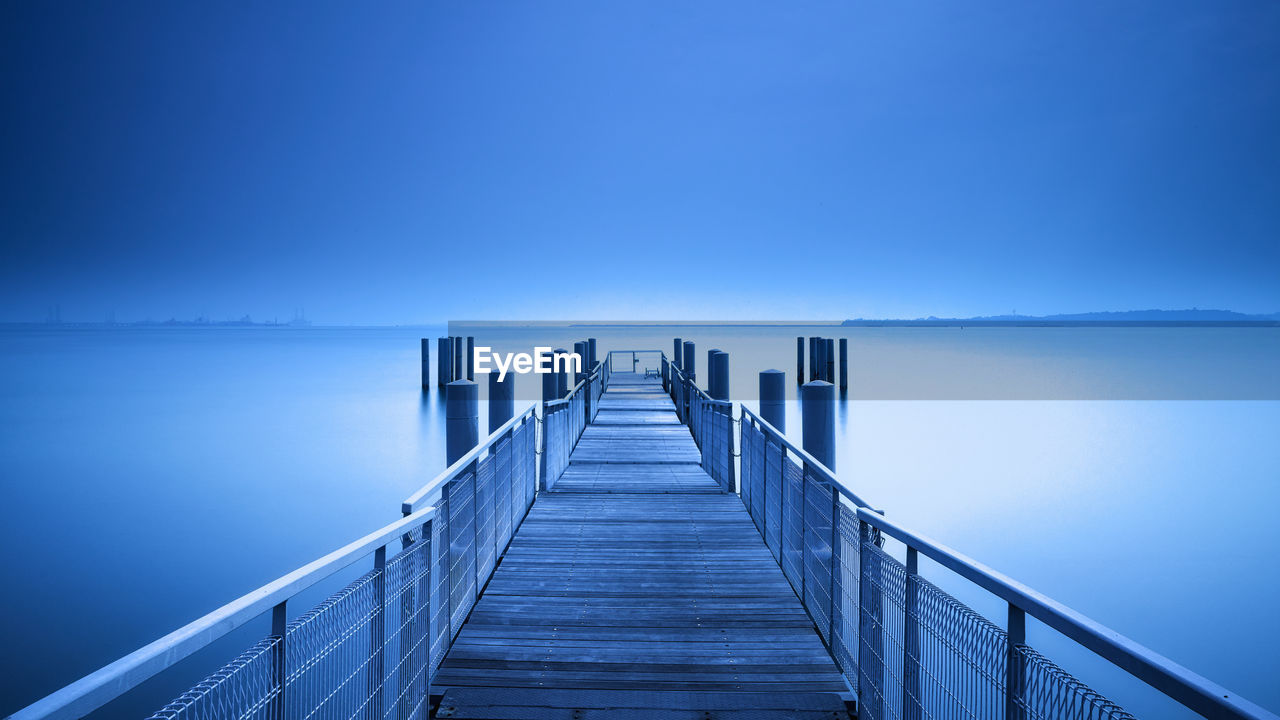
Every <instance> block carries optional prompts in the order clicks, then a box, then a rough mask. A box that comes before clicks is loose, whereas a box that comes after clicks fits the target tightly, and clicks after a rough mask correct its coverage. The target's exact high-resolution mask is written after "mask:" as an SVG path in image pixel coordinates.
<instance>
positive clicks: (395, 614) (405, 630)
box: [10, 409, 537, 720]
mask: <svg viewBox="0 0 1280 720" xmlns="http://www.w3.org/2000/svg"><path fill="white" fill-rule="evenodd" d="M535 423H536V417H535V416H534V414H533V410H532V409H530V410H526V411H525V412H523V413H521V414H520V415H519V416H517V417H515V418H512V419H511V420H510V421H509V422H507V423H506V424H505V425H503V426H502V427H501V428H499V429H498V430H497V431H496V432H494V433H493V434H492V435H490V436H489V438H488V439H487V440H486V441H485V442H484V443H482V444H481V445H479V446H477V447H476V448H475V449H473V450H472V451H471V452H469V453H467V454H466V455H464V456H463V457H462V458H460V459H459V460H458V461H457V462H455V463H454V464H453V465H451V466H450V467H449V468H447V469H446V470H445V471H444V472H442V473H441V474H440V475H438V476H436V478H435V479H433V480H432V481H431V482H430V483H428V484H427V485H426V486H424V487H423V488H422V489H421V490H419V491H417V492H415V493H414V494H413V495H412V496H410V497H409V498H407V499H406V500H405V501H404V503H402V507H401V511H402V513H403V515H404V517H402V518H401V519H399V520H396V521H395V522H393V523H390V524H388V525H386V526H384V527H382V528H380V529H378V530H376V531H374V532H372V533H370V534H369V535H366V536H365V537H363V538H360V539H359V540H356V541H355V542H352V543H350V544H348V545H346V546H344V547H342V548H340V549H338V550H335V551H334V552H332V553H329V554H328V555H325V556H324V557H322V558H320V559H318V560H315V561H313V562H311V563H308V564H307V565H304V566H303V567H301V568H298V569H297V570H295V571H293V572H291V573H289V574H287V575H285V576H283V577H281V578H279V579H277V580H274V581H272V582H270V583H267V584H266V585H263V586H262V587H260V588H258V589H256V590H254V591H252V592H250V593H247V594H245V595H243V596H242V597H240V598H237V599H236V600H233V601H231V602H229V603H227V604H226V605H224V606H222V607H220V608H218V609H217V610H214V611H213V612H211V613H209V614H207V615H205V616H204V617H202V618H200V619H198V620H196V621H194V622H191V623H189V624H187V625H184V626H183V627H181V628H178V629H177V630H174V631H173V632H171V633H169V634H168V635H165V636H164V637H162V638H160V639H158V640H156V641H155V642H152V643H150V644H148V645H146V646H144V647H142V648H139V649H138V650H135V651H134V652H132V653H129V654H128V655H126V656H124V657H122V658H120V659H119V660H116V661H115V662H112V663H111V664H109V665H107V666H105V667H103V668H101V669H99V670H97V671H95V672H93V673H90V674H89V675H86V676H85V677H83V678H81V679H79V680H77V681H75V682H73V683H71V684H70V685H67V686H66V687H63V688H62V689H60V690H58V691H56V692H54V693H53V694H51V695H49V696H47V697H45V698H43V699H41V700H38V701H36V702H35V703H33V704H31V705H29V706H27V707H26V708H23V709H22V710H19V711H18V712H16V713H14V714H13V715H11V716H10V717H11V718H12V719H13V720H35V719H37V718H39V719H41V720H60V719H63V718H80V717H83V716H85V715H87V714H89V713H91V712H93V711H94V710H97V709H98V708H100V707H102V706H103V705H105V704H106V703H108V702H110V701H112V700H114V699H115V698H117V697H120V696H121V695H123V694H125V693H126V692H128V691H130V690H132V689H133V688H135V687H137V686H138V685H140V684H142V683H143V682H145V681H147V680H148V679H150V678H152V677H154V676H155V675H157V674H158V673H160V672H162V671H164V670H166V669H167V668H170V667H172V666H173V665H175V664H177V663H178V662H180V661H181V660H183V659H185V658H187V657H189V656H190V655H191V654H192V653H194V652H196V651H198V650H200V649H202V648H205V647H207V646H209V645H210V644H211V643H213V642H214V641H216V640H218V639H219V638H221V637H223V636H225V635H226V634H227V633H229V632H231V631H233V630H235V629H236V628H239V627H242V626H244V625H245V624H246V623H248V622H250V621H252V620H255V619H256V618H259V617H261V616H263V615H264V614H266V613H267V612H270V613H271V632H270V634H269V635H268V636H267V637H265V638H264V639H262V640H261V641H260V642H258V643H255V644H254V645H252V646H251V647H249V648H248V649H247V650H245V651H244V652H243V653H241V654H240V655H239V656H237V657H236V658H234V659H233V660H232V661H231V662H229V663H227V664H226V665H224V666H223V667H221V668H219V669H218V670H217V671H216V672H214V673H212V674H211V675H209V676H208V677H207V678H206V679H205V680H203V681H202V682H200V683H198V684H196V685H195V686H194V687H192V688H191V689H190V690H188V691H187V692H185V693H183V694H182V695H180V696H178V697H177V698H176V699H174V700H173V701H172V702H170V703H169V704H167V705H166V706H165V707H164V708H162V709H161V710H159V711H158V712H156V713H155V714H154V715H153V716H152V717H153V718H197V717H236V718H283V717H368V718H380V717H397V718H415V717H420V718H425V717H426V715H427V700H428V696H429V691H430V680H431V675H432V673H433V671H434V669H435V668H436V667H437V666H438V665H439V663H440V660H441V659H443V657H444V654H445V652H447V651H448V647H449V644H450V643H451V642H452V639H453V637H454V636H455V635H456V634H457V631H458V629H459V627H460V626H461V621H462V619H464V618H465V617H466V612H467V611H469V610H470V607H471V605H472V604H473V603H474V601H475V597H476V595H477V594H478V591H479V589H480V588H482V587H483V585H484V583H485V582H487V580H488V578H489V576H490V575H491V574H492V572H493V568H494V564H495V561H496V558H497V557H498V556H500V555H501V553H502V552H503V550H504V549H505V547H506V545H507V544H508V543H509V542H510V540H511V537H512V536H513V535H514V534H515V530H516V528H517V527H518V526H519V524H520V521H521V520H522V519H523V518H524V515H525V513H526V512H527V511H528V508H529V506H530V505H531V504H532V502H533V499H534V489H535V486H536V470H537V466H536V463H535V457H536V454H535V434H536V424H535ZM396 546H398V547H399V550H398V552H389V549H391V548H394V547H396ZM370 557H372V561H373V562H372V568H371V569H369V570H368V571H367V572H365V573H364V574H362V575H361V576H360V577H359V578H357V579H356V580H355V581H354V582H351V583H350V584H348V585H347V586H346V587H345V588H343V589H341V590H339V591H338V592H336V593H334V594H332V595H330V596H329V597H328V598H327V599H326V600H324V601H323V602H321V603H320V604H318V605H316V606H314V607H312V608H311V609H309V610H307V611H306V612H305V613H303V614H302V615H300V616H298V617H296V618H295V619H293V620H289V615H290V607H289V601H290V600H291V599H293V598H295V597H296V596H297V595H298V594H299V593H301V592H303V591H305V590H307V589H308V588H311V587H313V586H315V585H316V584H317V583H319V582H321V581H323V580H325V579H326V578H330V577H333V576H334V575H335V574H337V573H339V572H341V571H343V570H345V569H347V568H349V567H350V566H352V565H353V564H355V563H356V562H358V561H360V560H364V559H368V558H370Z"/></svg>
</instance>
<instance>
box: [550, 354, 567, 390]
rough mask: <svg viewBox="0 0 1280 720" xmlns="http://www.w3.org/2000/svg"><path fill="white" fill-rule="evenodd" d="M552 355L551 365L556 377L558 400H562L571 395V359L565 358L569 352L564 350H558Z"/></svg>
mask: <svg viewBox="0 0 1280 720" xmlns="http://www.w3.org/2000/svg"><path fill="white" fill-rule="evenodd" d="M552 353H553V354H552V355H551V364H552V369H553V370H555V376H556V399H557V400H560V399H563V398H564V396H565V395H568V394H569V368H568V363H569V358H567V357H565V356H566V355H568V354H569V351H568V350H565V349H564V348H556V349H555V350H553V351H552ZM556 368H559V369H556Z"/></svg>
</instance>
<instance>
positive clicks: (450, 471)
mask: <svg viewBox="0 0 1280 720" xmlns="http://www.w3.org/2000/svg"><path fill="white" fill-rule="evenodd" d="M535 407H536V405H531V406H529V407H527V408H525V410H524V412H522V413H520V414H519V415H516V416H515V417H513V418H511V419H510V420H508V421H506V422H505V423H503V424H502V427H500V428H498V429H497V430H494V431H493V432H491V433H489V437H488V438H486V439H485V441H484V442H482V443H480V444H479V445H476V446H475V447H473V448H471V449H470V450H468V451H467V454H466V455H463V456H462V457H460V458H458V459H457V460H456V461H454V463H453V464H452V465H450V466H449V467H447V468H445V469H444V471H443V472H441V473H440V474H439V475H436V476H435V477H434V478H432V479H431V480H430V481H429V482H427V484H426V485H423V486H422V487H421V488H419V489H418V490H416V491H414V493H413V494H412V495H410V496H409V497H407V498H405V499H404V502H402V503H400V511H401V512H402V513H404V514H405V515H408V514H410V513H412V512H414V506H415V505H417V504H418V503H420V502H422V501H423V499H424V498H426V497H428V496H429V495H431V494H433V493H435V492H436V491H437V490H439V489H440V488H441V487H442V486H443V485H444V484H445V483H447V482H449V481H450V480H452V479H453V478H455V477H457V476H458V475H460V474H462V472H463V471H465V470H466V468H467V466H469V465H471V463H473V462H475V461H476V459H477V458H479V457H480V453H482V452H484V451H486V450H488V449H489V448H491V447H493V446H494V444H496V443H497V442H498V440H499V439H501V437H502V436H503V435H505V434H506V433H507V432H508V431H510V430H511V429H512V428H514V427H515V426H516V425H518V424H519V423H520V422H522V421H523V420H524V419H525V418H526V417H528V416H529V414H530V413H532V412H533V411H534V408H535Z"/></svg>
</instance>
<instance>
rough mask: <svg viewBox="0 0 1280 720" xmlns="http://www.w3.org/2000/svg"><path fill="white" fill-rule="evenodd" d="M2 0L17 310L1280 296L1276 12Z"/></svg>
mask: <svg viewBox="0 0 1280 720" xmlns="http://www.w3.org/2000/svg"><path fill="white" fill-rule="evenodd" d="M963 5H976V4H958V3H948V2H917V3H869V2H844V3H830V4H826V3H798V4H797V3H743V2H725V3H712V2H706V3H675V2H671V3H648V2H646V3H600V2H581V3H560V2H555V3H547V2H539V3H533V2H525V3H515V2H511V3H419V2H404V3H376V4H373V5H372V6H368V5H366V6H353V5H350V4H345V5H344V4H338V3H313V2H306V3H269V4H267V3H246V2H235V3H172V2H139V3H129V4H125V3H109V2H101V3H94V4H91V6H87V7H80V6H77V5H73V4H71V3H28V4H26V5H25V6H23V7H20V6H19V4H17V3H6V4H5V6H4V8H3V10H0V14H2V15H0V92H2V93H3V98H4V107H5V112H4V113H2V114H0V153H2V157H3V166H2V168H0V173H2V174H0V233H2V239H3V252H4V256H3V261H2V262H0V320H4V321H9V320H39V319H42V318H43V317H44V316H45V314H46V312H47V310H48V308H49V306H51V305H53V304H55V303H57V304H60V305H61V306H62V312H63V316H64V317H65V318H68V319H84V320H99V319H102V318H103V317H104V316H105V314H106V313H107V312H112V311H113V312H114V313H115V315H116V317H117V318H118V319H120V320H132V319H141V318H147V317H150V318H155V319H162V318H167V317H170V316H178V317H193V316H195V315H198V314H206V315H209V316H212V317H214V318H227V317H233V316H235V317H238V316H240V315H243V314H245V313H249V314H252V315H253V316H254V317H255V318H259V319H261V318H270V317H272V316H280V317H282V318H285V317H288V316H289V315H290V314H291V312H292V310H293V308H296V307H304V308H306V311H307V313H308V315H309V316H310V317H311V318H313V319H314V320H317V321H320V322H353V323H367V322H375V323H408V322H426V321H438V320H445V319H450V318H454V319H456V318H486V319H513V318H566V317H569V318H664V319H678V318H699V319H715V318H723V319H792V318H830V319H836V318H844V317H857V316H865V317H876V316H879V317H914V316H922V315H930V314H934V315H943V316H947V315H954V316H963V315H978V314H994V313H1004V312H1008V311H1010V310H1013V309H1017V311H1018V312H1020V313H1024V314H1041V313H1053V312H1078V311H1090V310H1114V309H1134V308H1149V307H1164V308H1183V307H1192V306H1198V307H1202V308H1204V307H1221V308H1230V309H1236V310H1241V311H1245V312H1275V311H1277V310H1280V281H1278V278H1280V274H1278V273H1277V268H1278V267H1280V133H1277V132H1276V131H1275V128H1277V127H1280V45H1277V43H1276V42H1275V38H1276V37H1280V5H1277V4H1276V3H1274V2H1270V1H1269V0H1258V1H1256V2H1246V1H1235V0H1224V1H1223V2H1188V1H1184V0H1150V1H1132V2H1094V3H1080V2H1067V1H1058V0H1052V1H1050V2H1038V3H1026V2H992V3H985V4H983V6H982V7H963Z"/></svg>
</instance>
